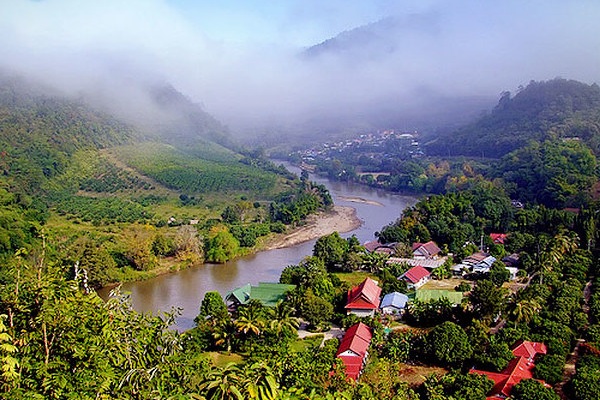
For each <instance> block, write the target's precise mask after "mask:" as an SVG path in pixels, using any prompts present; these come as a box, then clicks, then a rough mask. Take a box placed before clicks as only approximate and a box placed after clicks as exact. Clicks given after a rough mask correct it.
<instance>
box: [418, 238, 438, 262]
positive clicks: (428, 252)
mask: <svg viewBox="0 0 600 400" xmlns="http://www.w3.org/2000/svg"><path fill="white" fill-rule="evenodd" d="M412 251H413V257H414V258H416V259H423V260H429V259H432V258H437V257H438V254H439V253H440V251H441V250H440V248H439V247H438V246H437V244H435V242H432V241H429V242H427V243H413V245H412Z"/></svg>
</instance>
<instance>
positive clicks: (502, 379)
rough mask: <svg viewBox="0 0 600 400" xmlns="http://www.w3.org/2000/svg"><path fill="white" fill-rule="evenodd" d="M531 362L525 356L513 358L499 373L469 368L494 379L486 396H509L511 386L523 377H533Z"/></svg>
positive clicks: (475, 372)
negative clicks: (492, 385)
mask: <svg viewBox="0 0 600 400" xmlns="http://www.w3.org/2000/svg"><path fill="white" fill-rule="evenodd" d="M534 366H535V365H534V364H533V362H531V361H529V360H528V359H526V358H525V357H517V358H514V359H513V360H512V361H511V362H510V363H509V364H508V366H507V367H506V368H504V370H503V371H502V372H501V373H495V372H488V371H479V370H475V369H473V370H471V371H470V372H471V373H474V374H479V375H485V376H487V377H488V378H490V379H491V380H493V381H494V387H493V388H492V390H490V391H489V392H488V396H498V395H502V396H505V397H508V396H510V392H511V391H512V388H513V386H515V385H516V384H517V383H519V382H521V381H522V380H523V379H533V367H534Z"/></svg>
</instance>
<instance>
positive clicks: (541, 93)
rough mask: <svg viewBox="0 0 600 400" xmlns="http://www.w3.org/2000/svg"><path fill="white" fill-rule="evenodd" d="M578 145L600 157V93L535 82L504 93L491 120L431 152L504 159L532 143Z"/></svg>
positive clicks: (572, 84)
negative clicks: (553, 141) (559, 141)
mask: <svg viewBox="0 0 600 400" xmlns="http://www.w3.org/2000/svg"><path fill="white" fill-rule="evenodd" d="M557 138H562V139H566V138H571V139H578V140H581V141H583V142H584V143H586V144H587V145H588V146H589V147H590V148H591V149H592V151H593V152H594V153H595V154H596V155H598V154H600V87H599V86H598V85H597V84H592V85H587V84H584V83H581V82H577V81H574V80H566V79H559V78H557V79H553V80H550V81H546V82H544V81H540V82H535V81H531V82H530V83H529V84H528V85H527V86H526V87H524V88H520V89H519V91H518V93H516V94H515V95H512V94H511V93H510V92H504V93H503V94H502V97H501V98H500V100H499V102H498V104H497V105H496V107H495V108H494V109H493V110H492V112H491V113H489V114H488V115H485V116H483V117H482V118H480V119H479V120H477V121H476V122H474V123H472V124H470V125H468V126H466V127H464V128H461V129H459V130H457V131H455V132H453V133H451V134H449V135H448V136H443V137H438V138H436V139H435V140H433V141H431V142H430V143H428V144H427V146H426V151H427V153H428V154H430V155H440V156H458V155H464V156H473V157H493V158H499V157H502V156H503V155H505V154H507V153H510V152H511V151H513V150H516V149H519V148H521V147H524V146H526V145H527V144H528V143H529V142H531V141H538V142H541V141H544V140H549V139H557Z"/></svg>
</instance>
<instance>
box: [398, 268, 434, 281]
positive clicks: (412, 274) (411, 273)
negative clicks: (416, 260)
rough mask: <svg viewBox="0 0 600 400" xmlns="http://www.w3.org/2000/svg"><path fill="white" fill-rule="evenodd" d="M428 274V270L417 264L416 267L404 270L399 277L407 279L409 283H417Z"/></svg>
mask: <svg viewBox="0 0 600 400" xmlns="http://www.w3.org/2000/svg"><path fill="white" fill-rule="evenodd" d="M429 275H431V274H430V273H429V271H427V270H426V269H425V268H423V267H421V266H420V265H417V266H416V267H412V268H411V269H409V270H408V271H406V272H405V273H404V274H402V276H401V278H406V279H408V281H409V282H410V283H417V282H419V281H420V280H421V279H423V278H425V277H426V276H429Z"/></svg>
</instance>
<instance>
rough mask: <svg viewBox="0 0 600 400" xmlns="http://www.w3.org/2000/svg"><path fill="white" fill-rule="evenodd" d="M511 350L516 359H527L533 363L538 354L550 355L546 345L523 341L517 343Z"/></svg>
mask: <svg viewBox="0 0 600 400" xmlns="http://www.w3.org/2000/svg"><path fill="white" fill-rule="evenodd" d="M511 350H512V352H513V354H514V355H515V357H525V358H527V359H528V360H530V361H533V359H534V358H535V356H537V355H538V354H547V353H548V347H546V345H545V344H544V343H539V342H530V341H528V340H522V339H521V340H519V341H517V342H516V343H515V344H514V345H513V347H512V349H511Z"/></svg>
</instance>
